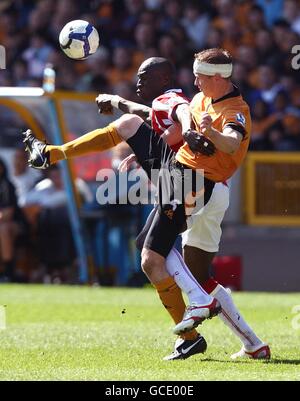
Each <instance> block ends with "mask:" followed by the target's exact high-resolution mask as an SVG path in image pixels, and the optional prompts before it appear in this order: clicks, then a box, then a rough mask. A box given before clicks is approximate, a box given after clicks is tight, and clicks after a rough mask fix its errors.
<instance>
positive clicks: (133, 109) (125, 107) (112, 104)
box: [96, 94, 151, 121]
mask: <svg viewBox="0 0 300 401" xmlns="http://www.w3.org/2000/svg"><path fill="white" fill-rule="evenodd" d="M96 103H97V105H98V107H99V112H100V113H103V114H112V113H113V109H114V108H115V109H119V110H121V111H123V113H129V114H136V115H138V116H140V117H141V118H142V119H143V120H145V121H146V120H149V118H150V111H151V108H150V107H148V106H145V105H144V104H140V103H136V102H132V101H130V100H127V99H124V98H123V97H121V96H118V95H108V94H101V95H99V96H98V97H97V98H96Z"/></svg>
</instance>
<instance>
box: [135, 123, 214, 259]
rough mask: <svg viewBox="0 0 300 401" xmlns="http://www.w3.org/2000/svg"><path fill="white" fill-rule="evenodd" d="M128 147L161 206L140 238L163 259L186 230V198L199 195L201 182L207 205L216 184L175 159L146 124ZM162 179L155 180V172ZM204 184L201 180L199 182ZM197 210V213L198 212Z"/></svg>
mask: <svg viewBox="0 0 300 401" xmlns="http://www.w3.org/2000/svg"><path fill="white" fill-rule="evenodd" d="M127 143H128V144H129V145H130V147H131V148H132V150H133V151H134V153H135V155H136V156H137V160H138V162H139V164H140V165H141V166H142V167H143V169H144V170H145V172H146V173H147V175H148V177H149V179H151V180H152V182H153V183H154V184H155V185H156V186H157V191H158V199H159V201H158V206H157V208H156V209H155V212H152V213H151V217H150V219H148V220H147V223H146V226H145V228H144V229H143V230H142V232H141V234H140V236H139V237H140V238H139V242H140V245H141V243H142V242H143V246H144V247H145V248H147V249H151V250H153V251H155V252H157V253H158V254H160V255H161V256H163V257H165V258H166V257H167V256H168V254H169V252H170V251H171V249H172V247H173V245H174V243H175V241H176V238H177V236H178V235H179V234H180V233H181V232H182V231H184V230H185V229H186V219H187V216H186V207H185V206H186V195H187V193H188V192H190V191H191V192H200V191H199V187H198V184H199V181H200V182H201V183H202V184H201V185H202V186H203V189H204V196H203V197H202V199H201V200H202V202H201V201H200V202H198V204H202V205H205V204H206V203H207V202H208V201H209V199H210V197H211V194H212V191H213V188H214V185H215V183H214V182H213V181H210V180H208V179H206V178H203V176H202V174H201V177H200V175H199V174H198V173H197V172H196V171H195V170H192V169H190V168H189V167H187V166H185V165H183V164H181V163H179V162H178V161H176V159H175V152H174V151H173V150H172V149H171V148H170V147H169V146H168V145H167V144H166V143H165V142H164V141H163V139H162V138H161V137H160V136H158V135H157V134H156V133H155V132H154V131H153V130H152V129H151V127H150V126H149V125H148V124H146V123H143V124H142V125H141V127H140V128H139V129H138V131H137V133H136V134H135V135H134V136H133V137H132V138H130V139H129V140H128V141H127ZM154 169H156V170H159V176H158V177H156V174H154V177H155V179H153V170H154ZM199 177H200V178H201V180H198V178H199ZM196 211H197V209H195V212H196Z"/></svg>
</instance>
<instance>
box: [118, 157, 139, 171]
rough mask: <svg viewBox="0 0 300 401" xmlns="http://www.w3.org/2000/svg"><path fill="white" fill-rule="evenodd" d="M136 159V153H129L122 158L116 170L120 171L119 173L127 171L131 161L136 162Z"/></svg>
mask: <svg viewBox="0 0 300 401" xmlns="http://www.w3.org/2000/svg"><path fill="white" fill-rule="evenodd" d="M136 160H137V159H136V155H135V154H133V153H132V154H131V155H129V156H127V157H126V158H125V159H124V160H122V161H121V163H120V164H119V167H118V170H119V171H120V173H124V172H125V171H128V170H129V168H130V166H131V165H132V164H133V163H136ZM138 166H139V165H138Z"/></svg>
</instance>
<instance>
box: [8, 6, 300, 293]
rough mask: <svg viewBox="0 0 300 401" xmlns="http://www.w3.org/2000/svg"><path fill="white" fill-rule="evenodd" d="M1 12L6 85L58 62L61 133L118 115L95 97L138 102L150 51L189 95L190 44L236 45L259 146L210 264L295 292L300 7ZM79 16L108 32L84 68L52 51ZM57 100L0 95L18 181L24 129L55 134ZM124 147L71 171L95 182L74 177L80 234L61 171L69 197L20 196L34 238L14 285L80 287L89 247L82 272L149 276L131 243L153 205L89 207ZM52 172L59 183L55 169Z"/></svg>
mask: <svg viewBox="0 0 300 401" xmlns="http://www.w3.org/2000/svg"><path fill="white" fill-rule="evenodd" d="M0 13H1V14H0V43H1V45H3V46H4V47H5V49H6V56H7V58H6V67H7V68H6V70H1V71H0V86H1V87H41V86H42V84H43V72H44V69H45V66H46V64H47V63H52V64H53V66H54V68H55V70H56V89H57V93H55V94H54V97H53V98H55V99H56V103H55V104H56V106H57V104H60V106H59V107H60V110H61V113H59V112H58V115H57V116H56V117H58V118H56V117H54V120H55V119H56V120H57V121H56V122H57V123H58V125H59V124H60V125H62V126H63V128H64V129H62V135H63V138H64V139H70V138H73V137H74V136H77V135H80V134H82V133H84V132H87V131H89V130H90V129H93V128H96V127H98V126H102V125H104V124H106V123H107V122H108V121H110V120H111V118H112V117H103V116H99V115H98V114H97V110H96V107H95V105H94V104H93V99H94V98H95V94H96V93H117V94H119V95H120V96H123V97H125V98H128V99H131V100H134V101H138V99H137V98H136V96H135V91H134V86H135V74H136V70H137V67H138V66H139V64H140V62H141V61H142V60H144V59H145V58H147V57H151V56H154V55H160V56H163V57H167V58H169V59H171V60H172V61H173V62H174V63H175V65H176V67H177V71H178V74H177V81H178V86H179V87H182V88H183V90H184V91H185V92H186V93H187V94H188V95H189V96H193V94H195V87H194V85H193V74H192V61H193V54H194V52H196V51H199V50H201V49H203V48H207V47H216V46H221V47H224V48H226V49H228V50H229V51H230V52H231V53H232V54H233V56H234V59H235V68H234V73H233V80H234V82H235V83H236V84H237V85H238V86H239V88H240V89H241V91H242V93H243V95H244V97H245V98H246V100H247V101H248V103H249V104H250V107H251V111H252V116H253V123H254V124H253V132H252V142H251V146H250V149H251V153H250V154H249V157H248V159H247V161H246V163H245V166H244V168H243V170H242V171H241V172H239V173H238V174H237V175H236V176H235V177H234V178H233V180H232V196H231V205H230V209H229V211H228V213H227V215H226V218H225V222H224V227H223V228H224V234H223V238H222V244H221V251H220V255H223V256H226V258H223V259H222V258H221V259H219V261H218V263H217V264H216V269H217V270H218V274H223V273H224V272H225V276H226V277H225V281H226V280H227V283H225V284H229V285H230V284H231V285H232V286H236V287H237V288H242V289H246V290H269V291H271V290H276V291H299V289H300V276H299V271H298V266H299V257H300V253H299V246H298V244H299V239H300V230H299V225H300V218H299V217H300V202H299V201H300V181H299V177H300V157H299V155H300V153H298V152H299V150H300V86H299V70H297V69H293V68H292V58H293V57H294V56H295V55H294V54H292V48H293V47H294V46H295V45H300V36H299V35H300V5H299V1H296V0H285V1H280V0H274V1H259V0H258V1H247V0H246V1H230V0H216V1H175V0H166V1H164V0H160V1H159V0H157V1H156V0H149V1H146V0H145V1H142V0H128V1H121V0H117V1H85V2H81V1H74V0H73V1H68V0H65V1H64V0H62V1H53V0H41V1H30V0H29V1H26V0H24V1H22V0H20V1H17V0H16V1H9V0H7V1H2V2H1V4H0ZM72 19H85V20H88V21H89V22H91V23H93V24H94V25H95V26H96V27H97V29H98V31H99V33H100V38H101V47H100V48H99V51H98V52H97V54H96V55H95V56H93V57H91V58H89V59H88V60H86V61H84V62H82V61H81V62H75V61H72V60H69V59H67V57H65V55H64V54H63V53H62V51H61V50H60V49H59V48H58V45H57V37H58V33H59V31H60V30H61V28H62V27H63V26H64V25H65V23H67V22H69V21H70V20H72ZM62 91H63V92H62ZM64 91H67V92H64ZM70 91H76V94H72V93H70ZM3 93H4V92H3ZM49 99H50V98H48V97H43V98H36V99H31V100H29V99H26V100H24V99H23V100H21V99H20V98H14V101H16V102H17V104H19V105H22V106H23V107H25V109H26V112H24V113H25V114H24V113H20V109H18V110H16V109H15V105H14V104H11V103H9V102H7V97H6V96H3V97H1V98H0V125H1V134H0V146H1V149H0V155H1V158H2V159H5V161H6V163H7V165H8V168H9V170H10V175H11V179H12V180H13V182H14V183H15V185H16V186H17V185H20V181H21V182H22V180H20V179H19V180H18V179H17V178H14V176H16V169H17V167H16V164H18V163H19V164H22V163H21V161H22V157H23V156H22V152H21V150H20V146H21V141H20V131H21V130H22V129H23V128H27V125H28V121H29V120H28V119H27V117H26V116H28V114H30V115H31V116H33V117H32V118H31V119H30V121H31V120H33V121H36V122H37V127H40V128H41V131H42V132H41V133H40V134H41V135H45V136H46V137H47V138H48V139H49V140H59V139H60V138H58V137H56V136H55V131H56V130H55V123H54V122H53V121H54V120H53V119H51V118H50V117H49V110H50V109H49V104H48V103H49ZM22 110H23V111H24V109H23V108H22ZM57 110H58V109H57V108H56V109H55V111H56V112H57ZM50 114H51V113H50ZM26 119H27V120H26ZM61 120H63V121H61ZM126 152H127V149H124V148H119V149H117V150H116V151H114V152H113V153H106V154H105V155H95V156H93V157H89V158H85V159H82V160H79V161H77V162H76V163H74V164H73V163H72V166H70V167H71V173H70V174H71V176H74V175H77V176H79V177H80V178H82V179H83V180H84V182H85V183H86V184H87V185H86V186H84V185H83V184H84V183H83V182H82V181H81V182H80V183H79V184H78V185H79V187H80V193H81V194H82V197H81V198H82V199H81V200H79V201H78V202H81V201H83V202H82V203H83V205H82V206H80V210H79V213H78V217H79V218H78V221H77V222H80V224H81V226H82V227H81V228H80V230H79V231H80V236H78V229H77V231H76V224H75V231H73V232H74V233H75V238H74V240H75V241H72V240H71V236H72V234H71V228H73V230H74V222H72V223H73V224H71V226H70V227H68V224H69V223H68V214H67V212H66V211H67V210H69V211H71V216H72V219H74V218H75V217H76V216H77V212H76V213H73V215H72V211H73V212H74V202H73V208H72V196H71V193H72V188H71V185H70V184H71V182H72V181H73V180H70V179H68V178H67V177H68V174H69V173H68V169H67V168H66V167H63V178H64V184H65V187H66V191H67V192H66V193H67V196H66V197H63V192H64V191H63V190H62V189H61V188H60V183H58V194H54V196H55V195H59V196H60V201H59V202H58V203H55V202H52V201H51V202H45V203H42V204H39V205H38V206H39V207H36V206H37V205H36V203H38V202H37V201H36V199H37V198H39V196H36V193H35V197H34V196H33V199H35V201H34V202H33V201H32V202H31V203H29V204H27V205H26V206H25V205H23V204H22V203H21V206H22V208H23V210H24V212H25V214H26V217H27V219H29V222H30V228H29V233H30V235H27V233H26V235H25V236H24V235H23V236H22V235H21V236H20V237H19V238H18V241H17V243H16V249H15V254H16V261H15V262H16V272H17V273H18V274H17V279H18V280H20V281H21V280H22V281H24V280H27V281H30V282H39V281H47V280H48V281H49V280H50V281H55V282H59V281H63V282H76V281H77V279H78V274H77V270H78V268H79V270H80V269H81V270H80V271H81V273H82V268H83V267H82V265H81V264H80V263H79V262H78V259H80V260H81V262H82V257H81V256H82V255H79V258H78V254H77V257H76V250H77V251H78V249H79V250H80V249H81V250H82V248H84V251H83V253H84V254H85V257H86V262H87V265H88V268H89V271H88V275H87V277H86V276H85V275H83V276H82V278H84V279H85V278H88V279H89V280H91V281H93V280H97V281H98V280H100V283H101V284H121V285H125V284H127V285H138V284H141V283H142V276H141V275H140V274H139V256H138V254H137V253H136V252H135V250H134V243H133V241H134V236H135V233H136V231H137V229H138V227H140V226H141V224H142V222H143V220H144V219H145V216H146V215H147V213H148V210H149V208H148V207H143V208H139V207H136V206H132V207H130V206H126V207H107V208H100V207H99V205H98V204H97V202H96V201H95V194H96V191H97V187H98V186H99V183H97V182H96V181H95V177H96V173H97V171H98V170H99V169H100V168H103V167H110V166H112V167H114V166H113V165H112V161H113V160H116V159H118V158H121V157H122V155H124V154H126ZM18 168H19V170H22V167H20V166H19V167H18ZM22 171H23V170H22ZM22 174H23V172H22ZM22 174H20V173H18V175H17V176H19V177H20V175H22ZM24 174H25V175H26V177H27V175H28V174H31V172H30V173H29V172H28V171H24ZM51 174H54V175H55V174H57V172H52V173H51ZM42 178H43V177H34V179H35V180H36V179H39V180H41V179H42ZM51 178H52V179H57V180H58V181H59V177H57V176H54V177H53V176H51ZM73 178H74V177H73ZM26 182H27V179H26ZM48 183H49V182H48ZM44 184H45V182H44ZM46 184H47V182H46ZM43 189H45V188H42V189H41V188H38V190H41V191H43ZM36 190H37V189H36ZM38 195H39V192H38ZM44 195H45V196H46V197H48V195H49V193H48V192H44ZM52 195H53V194H52ZM62 198H63V199H62ZM31 199H32V198H31ZM49 199H52V198H50V197H48V201H49ZM39 200H40V199H39ZM73 201H74V199H73ZM20 202H22V200H21V201H20ZM70 203H71V205H70ZM54 206H55V207H54ZM56 206H58V207H56ZM67 206H68V207H69V208H68V209H67ZM75 215H76V216H75ZM54 222H55V224H54ZM48 225H49V226H48ZM66 227H67V228H66ZM77 228H78V227H77ZM83 232H84V234H83ZM76 233H77V234H76ZM76 236H77V237H76ZM79 237H80V239H82V240H83V241H82V242H81V241H80V240H79ZM78 241H79V243H78ZM53 255H55V256H56V257H55V258H54V257H53ZM66 255H67V256H68V258H67V259H66ZM83 264H84V263H83ZM80 265H81V267H80ZM240 272H241V273H242V274H241V277H240V276H239V273H240ZM262 272H263V274H262ZM239 279H241V283H239ZM82 281H84V280H82Z"/></svg>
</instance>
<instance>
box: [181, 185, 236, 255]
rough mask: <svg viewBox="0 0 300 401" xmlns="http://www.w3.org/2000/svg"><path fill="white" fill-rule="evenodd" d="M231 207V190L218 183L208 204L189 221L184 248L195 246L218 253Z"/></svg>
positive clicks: (183, 234)
mask: <svg viewBox="0 0 300 401" xmlns="http://www.w3.org/2000/svg"><path fill="white" fill-rule="evenodd" d="M228 206H229V188H228V187H227V186H226V185H224V184H222V183H217V184H216V185H215V187H214V190H213V192H212V195H211V198H210V200H209V201H208V203H207V204H206V205H205V206H204V207H203V208H202V209H201V210H199V212H198V213H196V214H194V215H192V216H191V217H189V218H188V219H187V226H188V229H187V230H186V231H185V232H184V233H182V235H181V236H182V246H183V247H184V246H185V245H189V246H193V247H195V248H200V249H203V250H204V251H206V252H218V250H219V244H220V240H221V235H222V230H221V223H222V220H223V218H224V215H225V212H226V210H227V208H228Z"/></svg>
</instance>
